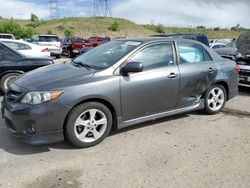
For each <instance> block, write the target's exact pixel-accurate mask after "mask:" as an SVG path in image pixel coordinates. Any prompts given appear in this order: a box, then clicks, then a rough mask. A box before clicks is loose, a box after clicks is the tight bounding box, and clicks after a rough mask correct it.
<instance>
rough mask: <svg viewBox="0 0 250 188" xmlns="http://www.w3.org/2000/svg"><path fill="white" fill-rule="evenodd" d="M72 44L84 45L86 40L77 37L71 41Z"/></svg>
mask: <svg viewBox="0 0 250 188" xmlns="http://www.w3.org/2000/svg"><path fill="white" fill-rule="evenodd" d="M70 41H71V42H76V43H77V42H79V43H83V42H84V39H83V38H77V37H73V38H71V39H70Z"/></svg>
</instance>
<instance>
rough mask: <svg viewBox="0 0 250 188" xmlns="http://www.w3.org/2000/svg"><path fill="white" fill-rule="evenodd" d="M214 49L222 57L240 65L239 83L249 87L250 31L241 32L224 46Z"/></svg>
mask: <svg viewBox="0 0 250 188" xmlns="http://www.w3.org/2000/svg"><path fill="white" fill-rule="evenodd" d="M215 51H216V52H217V53H218V54H219V55H220V56H222V57H224V58H227V59H232V60H234V61H236V63H237V64H238V65H239V67H240V72H239V85H240V86H244V87H250V32H245V33H242V34H241V35H240V36H239V38H238V39H237V40H234V41H232V42H231V43H229V44H228V45H227V46H226V48H219V49H215Z"/></svg>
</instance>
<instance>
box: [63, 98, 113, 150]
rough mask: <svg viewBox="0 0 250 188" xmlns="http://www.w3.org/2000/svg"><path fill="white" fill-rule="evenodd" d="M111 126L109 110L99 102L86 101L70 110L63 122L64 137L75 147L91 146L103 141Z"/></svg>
mask: <svg viewBox="0 0 250 188" xmlns="http://www.w3.org/2000/svg"><path fill="white" fill-rule="evenodd" d="M111 127H112V114H111V112H110V110H109V109H108V108H107V107H106V106H105V105H103V104H101V103H98V102H86V103H83V104H80V105H78V106H76V107H75V108H73V109H72V111H71V112H70V114H69V116H68V118H67V121H66V124H65V137H66V139H67V140H68V141H69V142H70V143H71V144H72V145H74V146H76V147H79V148H86V147H91V146H95V145H97V144H99V143H100V142H101V141H103V140H104V139H105V138H106V137H107V136H108V134H109V132H110V130H111Z"/></svg>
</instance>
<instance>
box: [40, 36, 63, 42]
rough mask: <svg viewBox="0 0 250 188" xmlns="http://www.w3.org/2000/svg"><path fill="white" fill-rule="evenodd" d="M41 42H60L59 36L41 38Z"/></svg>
mask: <svg viewBox="0 0 250 188" xmlns="http://www.w3.org/2000/svg"><path fill="white" fill-rule="evenodd" d="M39 41H41V42H59V38H58V37H57V36H39Z"/></svg>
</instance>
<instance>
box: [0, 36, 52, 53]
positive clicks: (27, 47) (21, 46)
mask: <svg viewBox="0 0 250 188" xmlns="http://www.w3.org/2000/svg"><path fill="white" fill-rule="evenodd" d="M0 41H1V42H2V43H4V44H5V45H7V46H9V47H10V48H13V49H15V50H17V51H19V52H20V53H21V54H23V55H25V56H27V57H50V52H49V48H48V47H45V46H39V45H37V44H32V43H28V42H25V41H21V40H12V39H0Z"/></svg>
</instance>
